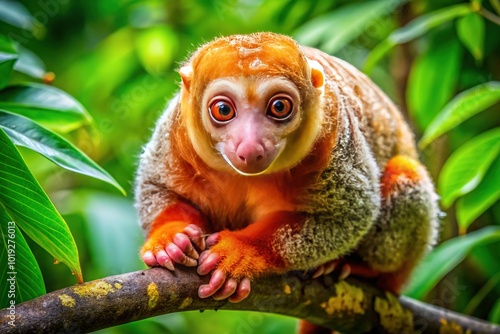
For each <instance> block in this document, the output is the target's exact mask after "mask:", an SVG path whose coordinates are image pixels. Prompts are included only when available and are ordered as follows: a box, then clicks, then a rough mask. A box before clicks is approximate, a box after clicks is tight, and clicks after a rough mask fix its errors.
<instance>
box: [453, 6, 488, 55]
mask: <svg viewBox="0 0 500 334" xmlns="http://www.w3.org/2000/svg"><path fill="white" fill-rule="evenodd" d="M484 31H485V24H484V19H483V17H482V16H481V15H479V14H477V13H470V14H467V15H465V16H464V17H462V18H460V19H459V20H458V21H457V34H458V38H460V41H462V43H463V45H465V47H466V48H467V49H468V50H469V51H470V53H471V54H472V55H473V56H474V58H475V59H476V61H477V62H478V63H480V62H481V61H482V60H483V56H484Z"/></svg>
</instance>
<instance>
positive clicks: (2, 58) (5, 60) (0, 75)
mask: <svg viewBox="0 0 500 334" xmlns="http://www.w3.org/2000/svg"><path fill="white" fill-rule="evenodd" d="M17 58H18V56H17V55H15V54H10V53H4V52H1V51H0V89H2V88H3V87H5V86H6V85H7V83H8V82H9V79H10V75H11V74H12V69H13V68H14V64H15V63H16V60H17Z"/></svg>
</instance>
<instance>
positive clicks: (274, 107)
mask: <svg viewBox="0 0 500 334" xmlns="http://www.w3.org/2000/svg"><path fill="white" fill-rule="evenodd" d="M292 111H293V104H292V101H291V100H290V99H289V98H287V97H283V96H278V97H275V98H273V99H271V100H270V101H269V105H268V107H267V114H268V115H269V116H270V117H272V118H275V119H278V120H284V119H286V118H288V116H290V115H291V114H292Z"/></svg>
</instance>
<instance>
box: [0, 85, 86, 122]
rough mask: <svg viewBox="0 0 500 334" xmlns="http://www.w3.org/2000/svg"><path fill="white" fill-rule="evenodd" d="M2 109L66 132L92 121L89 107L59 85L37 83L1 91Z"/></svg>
mask: <svg viewBox="0 0 500 334" xmlns="http://www.w3.org/2000/svg"><path fill="white" fill-rule="evenodd" d="M0 109H5V110H7V111H9V112H13V113H16V114H20V115H23V116H26V117H28V118H31V119H33V120H35V121H36V122H38V123H40V124H42V125H44V126H46V127H48V128H51V129H55V130H58V131H62V132H66V131H71V130H74V129H76V128H78V127H80V126H81V125H82V124H84V123H87V122H89V121H90V120H91V118H90V115H89V114H88V113H87V111H86V110H85V108H84V107H83V106H82V105H81V104H80V103H79V102H78V101H76V100H75V99H74V98H73V97H72V96H70V95H68V94H67V93H65V92H63V91H62V90H60V89H57V88H55V87H52V86H47V85H42V84H35V83H30V84H23V85H16V86H9V87H7V88H5V89H3V90H1V91H0Z"/></svg>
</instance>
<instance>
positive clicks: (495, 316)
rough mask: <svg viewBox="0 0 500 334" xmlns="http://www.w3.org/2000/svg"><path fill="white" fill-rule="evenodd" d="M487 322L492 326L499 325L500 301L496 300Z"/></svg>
mask: <svg viewBox="0 0 500 334" xmlns="http://www.w3.org/2000/svg"><path fill="white" fill-rule="evenodd" d="M488 321H490V322H492V323H494V324H500V299H498V300H497V301H496V303H495V305H493V307H492V308H491V311H490V315H489V316H488Z"/></svg>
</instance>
